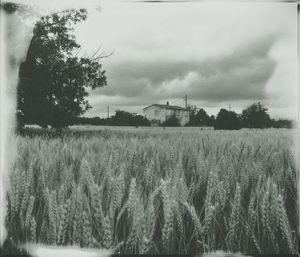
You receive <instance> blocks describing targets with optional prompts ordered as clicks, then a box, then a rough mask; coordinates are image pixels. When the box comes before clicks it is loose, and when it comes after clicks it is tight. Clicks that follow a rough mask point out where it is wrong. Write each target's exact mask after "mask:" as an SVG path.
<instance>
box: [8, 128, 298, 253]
mask: <svg viewBox="0 0 300 257" xmlns="http://www.w3.org/2000/svg"><path fill="white" fill-rule="evenodd" d="M293 133H294V131H293V130H285V129H280V130H276V129H269V130H240V131H213V130H200V129H197V128H193V129H187V130H184V129H165V130H163V129H162V128H156V129H153V128H151V129H150V128H149V129H141V128H139V129H135V128H132V129H129V128H127V129H126V130H124V131H123V130H121V129H114V130H111V129H104V130H101V131H92V130H88V131H80V130H70V131H67V132H65V133H64V134H62V135H60V136H57V135H55V134H54V133H51V132H43V131H40V130H35V129H31V130H28V131H27V132H26V133H25V134H24V135H22V136H18V137H17V145H18V156H17V158H16V160H15V163H14V168H13V170H12V173H11V188H10V190H9V193H8V197H7V199H8V201H7V204H8V215H7V228H8V233H9V236H10V237H12V238H13V240H14V241H15V242H20V243H21V242H28V241H32V242H39V243H45V244H51V245H72V244H76V245H80V246H81V247H96V248H106V249H113V251H114V252H115V253H139V254H143V253H149V254H158V253H159V254H172V253H176V254H181V253H182V254H195V253H200V252H201V253H202V252H211V251H215V250H222V251H230V252H241V253H245V254H257V253H261V254H263V253H278V254H280V253H282V254H283V253H297V252H298V248H297V235H296V231H297V227H298V207H297V180H296V175H297V169H296V167H295V157H294V154H293V151H292V150H293V149H292V146H293V141H294V140H293V139H294V138H293V135H294V134H293Z"/></svg>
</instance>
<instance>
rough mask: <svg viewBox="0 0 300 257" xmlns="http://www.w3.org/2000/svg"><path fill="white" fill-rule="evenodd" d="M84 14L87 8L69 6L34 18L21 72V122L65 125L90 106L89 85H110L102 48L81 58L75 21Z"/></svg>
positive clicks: (84, 17)
mask: <svg viewBox="0 0 300 257" xmlns="http://www.w3.org/2000/svg"><path fill="white" fill-rule="evenodd" d="M86 19H87V11H86V10H85V9H80V10H75V9H68V10H64V11H61V12H58V13H54V14H51V15H47V16H44V17H42V18H40V19H39V21H38V22H37V23H36V25H35V28H34V31H33V37H32V40H31V43H30V46H29V49H28V53H27V58H26V60H25V62H24V63H22V64H21V67H20V72H19V85H18V106H17V108H18V113H19V117H21V118H22V120H23V122H25V123H35V124H38V125H41V126H43V127H45V126H47V125H50V126H52V127H54V128H62V127H65V126H67V125H68V124H69V121H70V119H71V118H72V117H75V116H79V115H81V114H83V113H84V112H86V111H87V110H88V109H89V108H91V106H90V105H89V103H88V101H87V99H86V97H87V96H88V91H87V88H89V87H90V88H92V89H95V88H97V87H102V86H105V85H106V84H107V82H106V76H105V71H103V70H102V66H101V63H100V61H101V59H102V58H103V57H104V55H103V53H101V54H98V51H96V53H95V54H94V55H93V56H92V57H86V56H81V57H78V53H79V52H80V45H79V44H78V43H77V42H76V40H75V36H74V33H73V32H74V25H75V24H76V23H79V22H82V21H85V20H86Z"/></svg>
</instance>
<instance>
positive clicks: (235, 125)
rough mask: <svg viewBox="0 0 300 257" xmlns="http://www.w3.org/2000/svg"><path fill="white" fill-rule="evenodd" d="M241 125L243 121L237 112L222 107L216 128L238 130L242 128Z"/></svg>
mask: <svg viewBox="0 0 300 257" xmlns="http://www.w3.org/2000/svg"><path fill="white" fill-rule="evenodd" d="M241 127H242V126H241V122H240V120H239V117H238V115H237V114H236V113H235V112H233V111H228V110H226V109H221V110H220V111H219V113H218V115H217V118H216V121H215V124H214V129H228V130H237V129H241Z"/></svg>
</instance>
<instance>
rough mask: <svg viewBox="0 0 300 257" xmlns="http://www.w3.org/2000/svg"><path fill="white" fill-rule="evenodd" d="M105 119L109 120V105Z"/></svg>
mask: <svg viewBox="0 0 300 257" xmlns="http://www.w3.org/2000/svg"><path fill="white" fill-rule="evenodd" d="M107 118H109V105H107Z"/></svg>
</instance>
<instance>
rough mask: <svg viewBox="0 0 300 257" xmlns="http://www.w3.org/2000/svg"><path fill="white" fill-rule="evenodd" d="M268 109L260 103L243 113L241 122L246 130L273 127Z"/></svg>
mask: <svg viewBox="0 0 300 257" xmlns="http://www.w3.org/2000/svg"><path fill="white" fill-rule="evenodd" d="M267 111H268V109H267V108H266V107H264V106H263V105H262V104H261V103H260V102H258V103H254V104H252V105H250V106H249V107H247V108H246V109H245V110H243V111H242V115H241V121H242V124H243V127H245V128H267V127H270V126H271V118H270V116H269V114H268V113H267Z"/></svg>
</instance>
